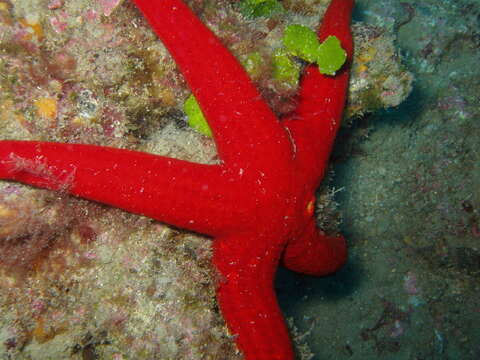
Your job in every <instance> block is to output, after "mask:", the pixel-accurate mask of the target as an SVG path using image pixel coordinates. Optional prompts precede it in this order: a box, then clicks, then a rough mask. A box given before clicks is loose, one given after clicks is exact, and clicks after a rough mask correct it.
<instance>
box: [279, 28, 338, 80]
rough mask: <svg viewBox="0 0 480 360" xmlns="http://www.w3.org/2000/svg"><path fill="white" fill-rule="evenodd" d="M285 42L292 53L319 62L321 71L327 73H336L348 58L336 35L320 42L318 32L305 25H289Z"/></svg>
mask: <svg viewBox="0 0 480 360" xmlns="http://www.w3.org/2000/svg"><path fill="white" fill-rule="evenodd" d="M283 44H284V46H285V48H286V49H287V51H288V52H289V53H290V54H292V55H294V56H297V57H299V58H300V59H302V60H305V61H307V62H309V63H315V64H317V65H318V68H319V70H320V72H321V73H322V74H325V75H331V76H333V75H335V73H336V72H337V71H338V70H339V69H340V68H341V67H342V66H343V64H344V63H345V60H346V59H347V53H346V52H345V50H344V49H343V48H342V46H341V44H340V40H339V39H338V38H337V37H336V36H329V37H327V39H325V41H324V42H322V43H320V41H319V40H318V37H317V34H316V33H315V32H314V31H313V30H312V29H310V28H309V27H307V26H304V25H298V24H293V25H289V26H287V28H286V29H285V32H284V35H283Z"/></svg>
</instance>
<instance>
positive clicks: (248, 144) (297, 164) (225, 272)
mask: <svg viewBox="0 0 480 360" xmlns="http://www.w3.org/2000/svg"><path fill="white" fill-rule="evenodd" d="M135 3H136V4H137V6H138V7H139V8H140V9H141V10H142V12H143V13H144V15H145V16H146V18H147V19H148V21H149V22H150V24H151V25H152V27H153V29H154V30H155V31H156V32H157V34H158V36H159V37H160V39H161V40H162V41H163V43H164V44H165V46H166V47H167V48H168V49H169V51H170V53H171V54H172V56H173V57H174V59H175V61H176V62H177V64H178V66H179V68H180V70H181V71H182V73H183V75H184V76H185V79H186V81H187V82H188V85H189V86H190V88H191V90H192V92H193V93H194V95H195V97H196V98H197V99H198V101H199V103H200V104H201V107H202V110H203V112H204V114H205V116H206V118H207V119H208V122H209V125H210V127H211V129H212V131H213V134H214V139H215V143H216V145H217V150H218V153H219V156H220V158H221V160H222V163H221V164H218V165H202V164H196V163H191V162H188V161H181V160H176V159H171V158H167V157H162V156H156V155H152V154H147V153H142V152H136V151H129V150H122V149H114V148H107V147H99V146H92V145H81V144H60V143H47V142H36V141H1V142H0V160H1V161H0V178H2V179H10V180H14V181H20V182H23V183H27V184H31V185H34V186H38V187H43V188H47V189H59V188H65V187H67V190H68V191H69V192H70V193H72V194H74V195H77V196H80V197H83V198H87V199H91V200H95V201H99V202H102V203H105V204H109V205H112V206H115V207H119V208H122V209H125V210H127V211H130V212H134V213H138V214H143V215H146V216H149V217H151V218H154V219H157V220H159V221H162V222H165V223H168V224H172V225H174V226H177V227H180V228H185V229H189V230H192V231H196V232H199V233H203V234H207V235H210V236H212V237H214V238H215V240H214V242H213V248H214V256H213V263H214V265H215V267H216V268H217V269H218V271H219V272H220V274H221V276H222V279H221V280H220V282H219V284H218V295H217V296H218V302H219V304H220V307H221V310H222V313H223V316H224V317H225V320H226V322H227V325H228V327H229V328H230V331H231V333H232V334H235V335H236V342H237V345H238V347H239V348H240V350H241V351H243V353H244V355H245V357H246V359H249V360H267V359H268V360H272V359H282V360H283V359H293V357H294V355H293V350H292V346H291V343H290V339H289V336H288V332H287V328H286V326H285V323H284V320H283V317H282V315H281V312H280V309H279V307H278V304H277V300H276V297H275V293H274V290H273V279H274V275H275V271H276V268H277V265H278V263H279V260H280V258H282V261H283V264H284V265H285V266H287V267H288V268H290V269H293V270H295V271H300V272H302V273H307V274H314V275H323V274H328V273H331V272H333V271H335V270H336V269H338V268H339V267H340V266H341V265H342V264H343V263H344V262H345V259H346V246H345V241H344V239H343V238H342V237H340V236H339V237H328V236H325V235H324V234H323V233H321V232H320V233H319V231H318V230H317V228H316V225H315V218H314V194H315V190H316V188H317V187H318V185H319V182H320V180H321V179H322V176H323V173H324V171H325V167H326V165H327V161H328V157H329V154H330V150H331V147H332V143H333V140H334V138H335V134H336V132H337V129H338V127H339V124H340V120H341V116H342V111H343V107H344V103H345V96H346V90H347V84H348V71H347V69H343V70H342V71H340V72H339V73H338V74H337V75H336V76H334V77H329V76H324V75H321V74H320V73H319V72H318V69H317V68H316V66H314V65H311V66H309V67H308V68H307V69H306V73H305V74H304V76H303V80H302V82H301V92H300V96H299V104H298V108H297V110H296V112H295V114H294V115H293V116H291V117H289V118H288V119H284V120H283V121H281V122H280V121H279V120H278V119H277V118H276V117H275V115H274V114H273V113H272V111H271V110H270V109H269V108H268V106H267V105H266V103H265V102H264V101H263V100H262V98H261V96H260V94H259V92H258V90H257V89H256V88H255V86H254V85H253V84H252V82H251V81H250V79H249V78H248V76H247V74H246V73H245V71H244V70H243V68H242V67H241V66H240V65H239V63H238V62H237V60H236V59H235V58H234V57H233V56H232V55H231V54H230V53H229V52H228V50H226V49H225V47H224V46H223V45H222V44H221V43H220V41H219V40H218V39H217V38H216V37H215V35H214V34H213V33H212V32H211V31H210V30H208V29H207V28H206V27H205V26H204V25H203V24H202V23H201V22H200V21H199V20H198V19H197V18H196V17H195V15H194V14H193V13H192V12H191V10H190V9H189V8H188V7H187V6H186V5H185V4H184V3H182V2H181V0H158V1H153V0H135ZM353 4H354V0H332V2H331V4H330V6H329V8H328V10H327V12H326V14H325V16H324V19H323V24H322V26H321V28H320V30H319V37H320V40H324V39H325V38H326V37H327V36H328V35H335V36H337V37H338V38H339V39H340V40H341V43H342V46H343V48H344V49H345V50H346V51H347V55H348V59H349V60H348V62H350V61H351V57H352V38H351V34H350V27H349V23H350V16H351V10H352V7H353Z"/></svg>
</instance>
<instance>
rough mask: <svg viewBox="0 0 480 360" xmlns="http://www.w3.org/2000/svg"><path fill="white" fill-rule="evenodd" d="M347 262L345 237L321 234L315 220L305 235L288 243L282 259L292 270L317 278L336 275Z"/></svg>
mask: <svg viewBox="0 0 480 360" xmlns="http://www.w3.org/2000/svg"><path fill="white" fill-rule="evenodd" d="M346 260H347V246H346V242H345V239H344V238H343V236H341V235H340V236H327V235H325V234H323V233H321V232H319V230H318V228H317V226H316V225H315V221H314V220H313V219H312V221H311V222H310V223H309V224H308V226H307V227H306V228H305V231H304V232H303V234H301V235H300V236H298V237H295V238H293V239H291V240H290V241H289V242H288V244H287V246H286V247H285V250H284V253H283V257H282V263H283V265H284V266H285V267H287V268H289V269H290V270H293V271H296V272H300V273H303V274H308V275H315V276H323V275H328V274H331V273H334V272H335V271H337V270H338V269H339V268H340V267H342V265H343V264H345V262H346Z"/></svg>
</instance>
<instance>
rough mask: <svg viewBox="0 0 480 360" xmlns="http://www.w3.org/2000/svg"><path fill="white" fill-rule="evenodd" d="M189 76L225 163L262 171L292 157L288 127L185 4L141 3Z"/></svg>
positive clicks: (151, 0) (166, 1) (174, 1)
mask: <svg viewBox="0 0 480 360" xmlns="http://www.w3.org/2000/svg"><path fill="white" fill-rule="evenodd" d="M135 3H136V4H137V6H138V7H139V8H140V10H141V11H142V12H143V14H144V15H145V17H146V18H147V19H148V21H149V22H150V24H151V26H152V28H153V29H154V30H155V32H156V33H157V35H158V36H159V37H160V39H161V40H162V42H163V43H164V45H165V46H166V47H167V49H168V50H169V52H170V53H171V55H172V56H173V58H174V59H175V62H176V63H177V66H178V67H179V69H180V70H181V72H182V74H183V75H184V77H185V79H186V81H187V83H188V85H189V87H190V89H191V90H192V92H193V94H194V95H195V97H196V98H197V100H198V102H199V104H200V107H201V109H202V111H203V113H204V115H205V117H206V119H207V121H208V123H209V125H210V127H211V129H212V132H213V135H214V139H215V142H216V145H217V150H218V152H219V155H220V158H221V159H222V160H223V161H224V162H225V163H227V164H230V165H236V164H237V165H238V166H241V165H242V166H245V165H246V164H252V165H256V166H257V168H262V167H265V166H267V167H268V166H271V165H269V163H270V162H271V159H273V158H277V157H278V156H282V155H281V153H282V152H283V153H285V155H286V156H291V145H290V140H289V138H288V134H287V133H286V131H285V129H284V128H283V126H282V125H281V124H280V122H279V121H278V119H277V118H276V117H275V115H274V114H273V112H272V111H271V110H270V109H269V108H268V106H267V105H266V103H265V102H264V100H263V99H262V96H261V95H260V93H259V92H258V90H257V89H256V88H255V86H254V85H253V83H252V82H251V80H250V78H249V77H248V75H247V73H246V72H245V70H244V69H243V67H242V66H241V65H240V64H239V62H238V61H237V60H236V59H235V57H234V56H233V55H232V54H230V52H229V51H228V50H227V49H226V48H225V46H224V45H223V44H222V43H221V42H220V40H219V39H218V38H217V37H216V36H215V35H214V34H213V33H212V32H211V31H210V30H209V29H208V28H207V27H206V26H205V25H204V24H202V22H201V21H200V20H198V19H197V18H196V16H195V15H194V14H193V12H192V11H191V10H190V9H189V8H188V6H186V5H185V4H184V3H183V2H182V1H180V0H157V1H154V0H135Z"/></svg>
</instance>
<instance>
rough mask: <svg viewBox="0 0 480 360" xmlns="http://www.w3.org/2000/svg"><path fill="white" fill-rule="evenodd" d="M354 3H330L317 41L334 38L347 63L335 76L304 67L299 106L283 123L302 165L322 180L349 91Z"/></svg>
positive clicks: (338, 0)
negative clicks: (292, 140)
mask: <svg viewBox="0 0 480 360" xmlns="http://www.w3.org/2000/svg"><path fill="white" fill-rule="evenodd" d="M353 6H354V0H332V2H331V3H330V6H329V7H328V9H327V11H326V13H325V16H324V17H323V20H322V24H321V26H320V29H319V32H318V36H319V39H320V41H323V40H325V38H327V37H328V36H330V35H334V36H336V37H337V38H338V39H339V40H340V42H341V44H342V47H343V48H344V49H345V51H346V52H347V63H346V65H344V67H343V69H342V70H340V71H339V72H338V73H337V74H336V75H335V76H328V75H323V74H321V73H320V72H319V71H318V67H317V66H316V65H310V66H308V67H307V69H306V71H305V73H304V75H303V78H302V80H301V83H300V94H299V104H298V106H297V109H296V111H295V113H294V115H293V116H291V117H290V118H289V119H287V120H286V121H285V126H286V127H287V128H288V129H289V131H290V133H291V134H292V137H293V139H294V142H295V145H296V148H297V159H298V161H299V162H300V164H301V165H303V166H305V167H307V168H310V169H311V168H312V164H316V165H315V171H314V173H315V176H321V175H322V174H323V171H324V170H325V166H326V164H327V161H328V157H329V156H330V151H331V148H332V145H333V141H334V139H335V135H336V133H337V130H338V128H339V126H340V122H341V119H342V112H343V108H344V105H345V100H346V94H347V88H348V76H349V72H348V67H349V65H350V63H351V60H352V55H353V41H352V35H351V31H350V19H351V13H352V9H353Z"/></svg>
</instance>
